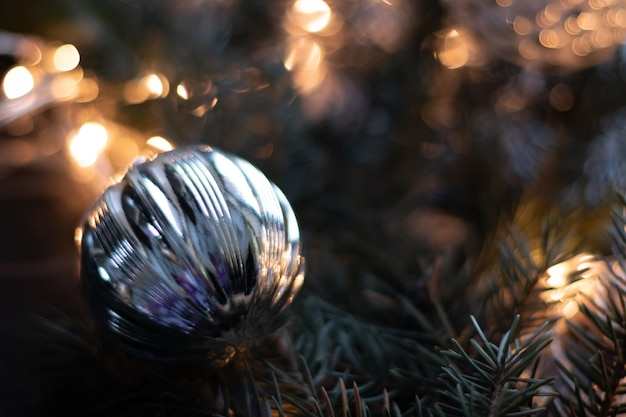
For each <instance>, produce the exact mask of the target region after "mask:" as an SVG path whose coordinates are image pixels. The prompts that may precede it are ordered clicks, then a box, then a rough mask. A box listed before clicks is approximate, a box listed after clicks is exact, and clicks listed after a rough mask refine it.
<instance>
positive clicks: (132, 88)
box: [124, 73, 170, 104]
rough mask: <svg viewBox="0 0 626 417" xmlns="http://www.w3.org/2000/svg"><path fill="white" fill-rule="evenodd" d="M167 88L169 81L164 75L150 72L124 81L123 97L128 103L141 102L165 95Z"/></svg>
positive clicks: (168, 87)
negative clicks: (126, 81)
mask: <svg viewBox="0 0 626 417" xmlns="http://www.w3.org/2000/svg"><path fill="white" fill-rule="evenodd" d="M169 89H170V84H169V81H168V80H167V78H166V77H165V76H164V75H162V74H158V73H151V74H147V75H144V76H143V77H141V78H136V79H134V80H131V81H129V82H128V83H126V86H125V88H124V98H125V99H126V100H127V101H128V102H129V103H133V104H136V103H143V102H144V101H146V100H150V99H156V98H161V97H165V96H167V94H168V93H169Z"/></svg>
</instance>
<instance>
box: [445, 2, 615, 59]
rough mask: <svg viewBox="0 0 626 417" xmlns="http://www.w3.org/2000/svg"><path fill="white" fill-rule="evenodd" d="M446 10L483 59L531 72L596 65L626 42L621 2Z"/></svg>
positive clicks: (465, 5) (471, 5) (462, 5)
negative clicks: (529, 69)
mask: <svg viewBox="0 0 626 417" xmlns="http://www.w3.org/2000/svg"><path fill="white" fill-rule="evenodd" d="M446 5H447V7H448V8H449V10H450V12H451V15H452V17H453V19H454V21H455V22H456V25H458V26H459V27H461V28H462V29H463V30H465V31H467V32H468V33H471V34H472V39H473V41H475V42H476V43H477V44H479V45H481V48H480V49H481V52H482V53H485V54H486V55H488V56H490V57H491V58H498V59H505V60H509V61H513V62H516V63H518V64H520V65H522V66H528V67H532V68H535V69H545V70H554V69H556V70H559V71H572V70H577V69H580V68H584V67H589V66H593V65H597V64H598V63H600V62H602V61H605V60H607V59H609V58H610V57H611V56H612V55H613V53H614V52H615V50H616V49H617V48H618V47H619V45H620V44H621V43H622V42H623V41H624V38H625V37H626V1H624V0H611V1H609V0H547V1H546V0H507V1H498V2H496V3H495V4H494V3H489V2H483V1H476V0H470V1H465V2H457V1H453V0H447V1H446ZM457 29H458V28H457ZM469 60H470V61H471V60H472V57H471V56H470V57H469Z"/></svg>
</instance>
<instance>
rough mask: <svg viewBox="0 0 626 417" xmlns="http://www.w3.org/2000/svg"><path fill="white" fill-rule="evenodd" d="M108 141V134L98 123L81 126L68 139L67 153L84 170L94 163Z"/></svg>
mask: <svg viewBox="0 0 626 417" xmlns="http://www.w3.org/2000/svg"><path fill="white" fill-rule="evenodd" d="M108 140H109V132H108V131H107V129H106V128H105V127H104V126H103V125H102V124H100V123H98V122H87V123H85V124H83V125H82V126H81V127H80V129H78V132H77V133H76V134H75V135H74V136H73V137H72V138H71V139H70V143H69V151H70V154H71V155H72V158H74V160H75V161H76V164H78V166H80V167H83V168H86V167H89V166H91V165H93V164H95V163H96V161H97V160H98V156H99V155H100V154H101V153H102V151H103V150H104V148H105V147H106V145H107V142H108Z"/></svg>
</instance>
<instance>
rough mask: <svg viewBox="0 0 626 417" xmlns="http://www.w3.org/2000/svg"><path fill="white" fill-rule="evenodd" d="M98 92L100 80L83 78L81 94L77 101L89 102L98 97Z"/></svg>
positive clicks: (80, 88)
mask: <svg viewBox="0 0 626 417" xmlns="http://www.w3.org/2000/svg"><path fill="white" fill-rule="evenodd" d="M98 94H100V87H99V86H98V82H97V81H96V80H94V79H93V78H83V79H82V80H81V81H80V83H79V95H78V97H77V98H76V101H78V102H79V103H87V102H90V101H93V100H95V99H96V98H98Z"/></svg>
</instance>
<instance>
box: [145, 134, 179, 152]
mask: <svg viewBox="0 0 626 417" xmlns="http://www.w3.org/2000/svg"><path fill="white" fill-rule="evenodd" d="M146 143H147V144H148V145H149V146H151V147H153V148H154V149H155V150H157V151H158V152H167V151H171V150H172V149H174V145H172V144H171V143H170V142H169V141H168V140H167V139H165V138H164V137H162V136H152V137H151V138H150V139H148V140H147V141H146Z"/></svg>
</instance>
